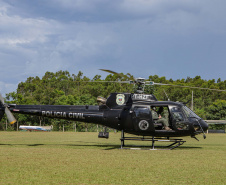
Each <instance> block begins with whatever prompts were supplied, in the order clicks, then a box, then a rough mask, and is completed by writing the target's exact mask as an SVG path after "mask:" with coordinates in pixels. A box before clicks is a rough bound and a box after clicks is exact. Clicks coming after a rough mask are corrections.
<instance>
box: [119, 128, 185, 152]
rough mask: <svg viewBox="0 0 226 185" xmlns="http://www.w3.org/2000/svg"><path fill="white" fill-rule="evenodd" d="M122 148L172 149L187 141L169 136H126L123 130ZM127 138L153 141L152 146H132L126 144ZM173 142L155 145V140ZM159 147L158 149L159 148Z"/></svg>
mask: <svg viewBox="0 0 226 185" xmlns="http://www.w3.org/2000/svg"><path fill="white" fill-rule="evenodd" d="M120 140H121V148H120V149H133V150H139V149H140V150H172V149H175V148H177V147H179V146H181V145H183V144H184V143H185V142H186V141H183V139H169V138H165V139H164V138H155V137H154V136H153V137H125V135H124V131H123V130H122V133H121V139H120ZM125 140H132V141H151V142H152V145H151V146H131V145H127V146H126V145H125ZM156 141H160V142H172V143H171V144H170V145H167V146H155V142H156ZM157 148H158V149H157Z"/></svg>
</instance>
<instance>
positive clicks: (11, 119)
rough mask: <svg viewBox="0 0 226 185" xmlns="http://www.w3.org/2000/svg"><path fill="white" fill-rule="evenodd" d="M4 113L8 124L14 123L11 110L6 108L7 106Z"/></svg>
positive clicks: (14, 119)
mask: <svg viewBox="0 0 226 185" xmlns="http://www.w3.org/2000/svg"><path fill="white" fill-rule="evenodd" d="M5 114H6V116H7V119H8V121H9V123H10V124H14V123H16V118H15V117H14V116H13V114H12V112H10V110H9V109H8V107H6V108H5Z"/></svg>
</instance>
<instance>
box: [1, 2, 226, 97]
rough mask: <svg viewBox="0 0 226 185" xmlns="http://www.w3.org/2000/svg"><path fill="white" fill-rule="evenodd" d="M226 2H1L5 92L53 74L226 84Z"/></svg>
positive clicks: (3, 87) (2, 63)
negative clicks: (115, 74)
mask: <svg viewBox="0 0 226 185" xmlns="http://www.w3.org/2000/svg"><path fill="white" fill-rule="evenodd" d="M225 7H226V1H225V0H215V1H213V0H48V1H46V0H33V1H31V0H19V1H18V0H0V76H1V78H0V92H1V93H2V94H5V93H10V92H13V91H16V89H17V85H18V83H20V82H24V81H26V79H27V78H28V77H36V76H39V77H40V78H42V77H43V76H44V74H45V73H46V72H47V71H50V72H57V71H59V70H67V71H69V72H70V73H71V74H78V72H79V71H82V72H83V74H84V76H87V77H89V78H93V77H94V76H95V75H97V74H98V75H101V76H102V79H104V78H105V77H106V75H108V74H107V73H106V72H103V71H100V70H99V69H110V70H113V71H116V72H119V73H121V72H122V73H124V74H126V73H130V74H132V75H134V77H143V78H148V77H149V76H150V75H158V76H165V77H166V79H170V78H172V79H174V80H176V79H182V78H185V79H186V78H187V77H191V78H194V77H195V76H197V75H198V76H201V78H202V79H206V80H209V79H216V80H217V79H218V78H221V80H226V18H225V17H226V11H225Z"/></svg>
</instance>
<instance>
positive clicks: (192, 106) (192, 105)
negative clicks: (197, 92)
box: [191, 91, 194, 111]
mask: <svg viewBox="0 0 226 185" xmlns="http://www.w3.org/2000/svg"><path fill="white" fill-rule="evenodd" d="M193 108H194V104H193V91H192V95H191V110H192V111H193Z"/></svg>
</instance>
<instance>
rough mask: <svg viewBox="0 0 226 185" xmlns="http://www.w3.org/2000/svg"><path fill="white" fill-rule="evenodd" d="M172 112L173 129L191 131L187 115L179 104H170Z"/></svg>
mask: <svg viewBox="0 0 226 185" xmlns="http://www.w3.org/2000/svg"><path fill="white" fill-rule="evenodd" d="M169 108H170V113H171V123H172V127H173V130H180V131H185V132H186V131H189V130H190V124H189V122H188V120H187V119H186V117H185V115H184V114H183V112H182V110H181V108H180V107H177V106H169Z"/></svg>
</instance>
